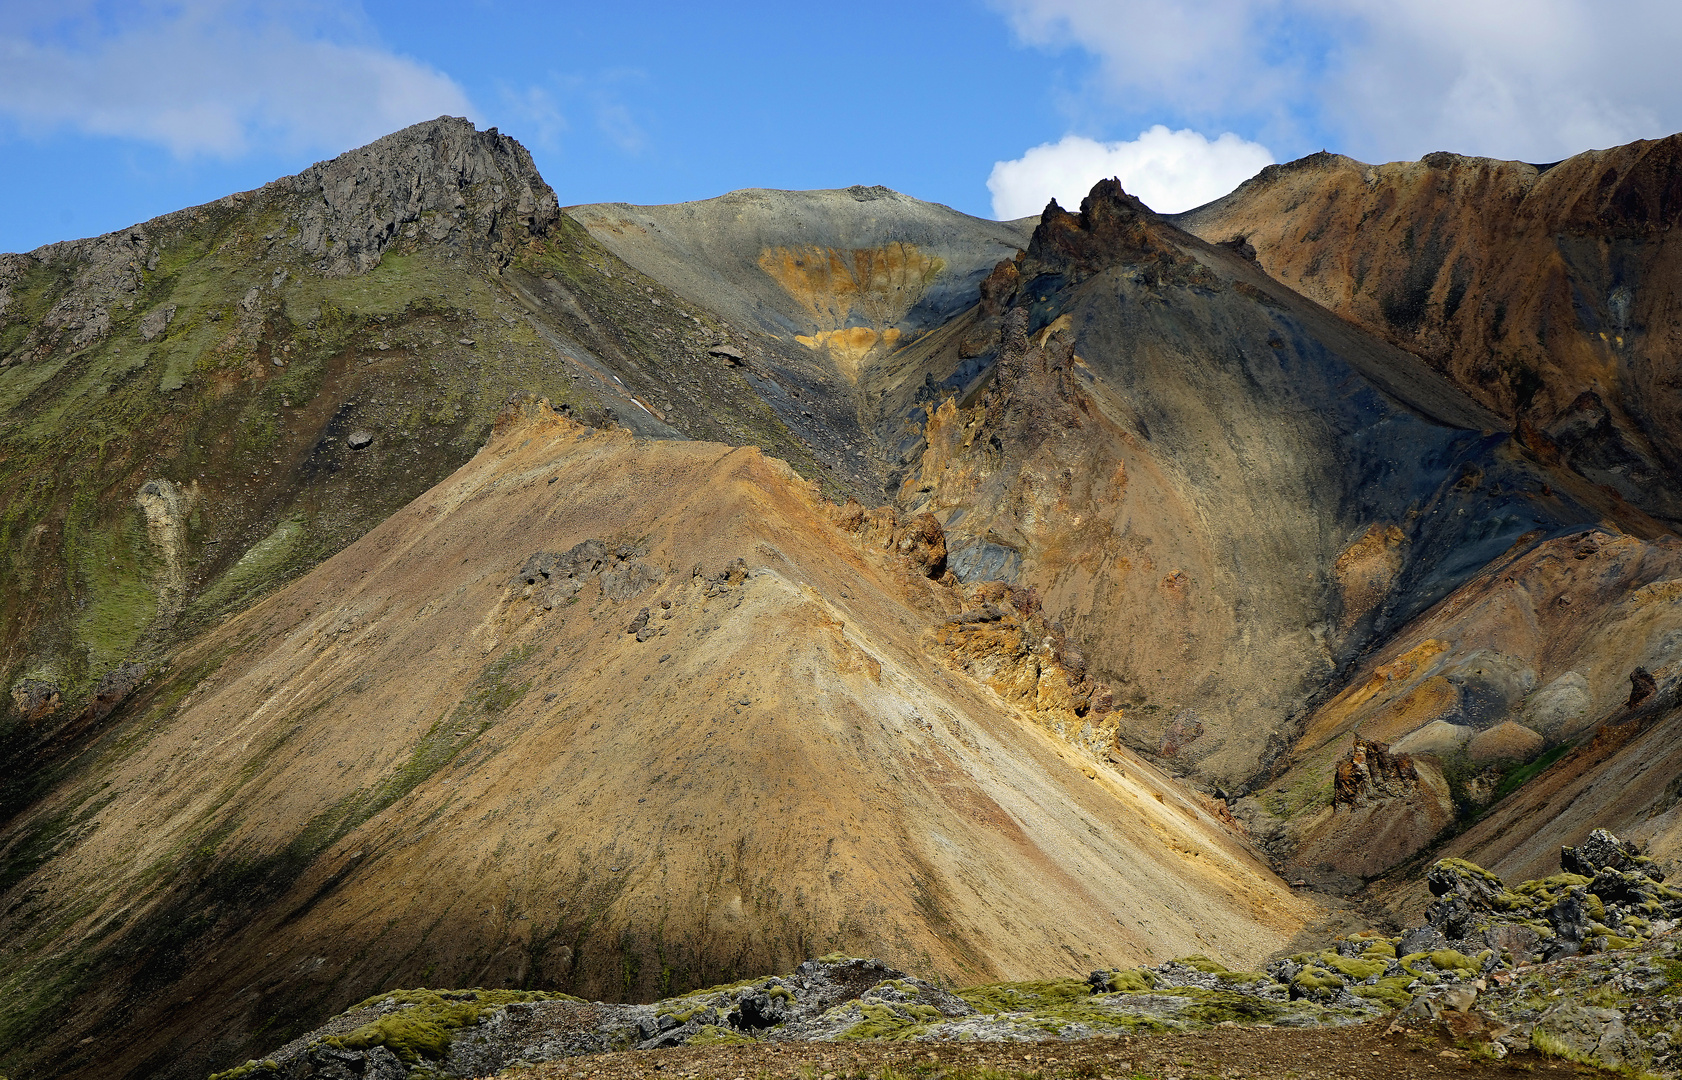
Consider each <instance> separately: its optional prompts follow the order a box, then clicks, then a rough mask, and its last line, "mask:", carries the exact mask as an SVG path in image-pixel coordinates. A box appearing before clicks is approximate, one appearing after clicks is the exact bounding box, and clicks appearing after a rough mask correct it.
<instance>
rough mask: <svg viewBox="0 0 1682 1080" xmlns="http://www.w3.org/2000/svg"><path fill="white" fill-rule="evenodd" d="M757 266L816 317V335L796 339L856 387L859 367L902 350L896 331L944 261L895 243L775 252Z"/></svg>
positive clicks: (912, 246) (765, 255)
mask: <svg viewBox="0 0 1682 1080" xmlns="http://www.w3.org/2000/svg"><path fill="white" fill-rule="evenodd" d="M759 267H760V269H762V270H764V271H765V273H766V274H768V275H770V277H771V279H772V280H773V281H775V282H776V283H777V284H778V285H780V286H782V288H783V289H784V291H786V292H787V293H788V294H789V295H790V296H791V297H793V298H794V300H795V302H796V303H798V304H799V305H800V307H801V308H802V310H804V311H805V313H806V314H807V315H808V316H809V317H810V318H811V320H812V323H813V332H812V333H810V334H801V335H797V337H796V340H797V341H799V342H800V343H801V344H802V345H804V346H806V347H807V348H808V349H812V350H814V351H820V350H821V351H825V352H827V353H828V354H829V356H830V358H831V359H832V360H834V362H835V364H836V366H837V367H839V368H840V369H841V371H842V373H843V374H844V375H846V376H847V378H848V379H850V380H852V381H854V382H857V381H858V372H859V368H860V365H862V364H864V363H865V362H866V361H867V360H869V359H871V358H872V357H874V356H875V355H879V354H881V353H885V352H888V351H891V350H892V349H893V348H894V347H895V346H896V345H897V344H898V342H899V341H900V339H901V337H902V336H903V333H904V332H903V331H902V330H901V329H899V328H898V327H897V326H895V325H894V324H895V323H897V322H899V321H900V320H902V319H904V318H905V316H906V313H907V312H909V311H910V310H911V309H912V307H914V306H915V305H916V303H917V301H919V300H921V299H922V298H923V293H924V292H925V291H927V289H928V287H929V284H930V283H931V282H933V281H934V280H935V278H937V277H939V276H940V274H941V273H942V272H943V271H944V270H945V269H946V262H945V260H944V259H941V258H940V257H939V256H936V255H930V254H927V253H925V252H923V251H921V250H920V249H919V248H918V247H917V245H915V244H908V243H892V244H886V245H884V246H882V247H874V248H853V249H850V250H846V251H842V250H838V249H836V248H827V247H816V246H806V247H770V248H766V249H765V250H764V251H763V252H761V253H760V256H759Z"/></svg>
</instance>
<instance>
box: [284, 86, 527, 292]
mask: <svg viewBox="0 0 1682 1080" xmlns="http://www.w3.org/2000/svg"><path fill="white" fill-rule="evenodd" d="M276 184H277V185H281V186H283V187H284V188H285V189H286V190H289V191H291V192H294V193H296V194H298V195H303V196H306V197H307V198H308V199H309V202H308V203H307V204H306V206H305V208H304V209H303V210H301V211H299V212H298V214H297V215H296V216H295V217H294V222H295V225H296V227H297V229H298V234H297V237H296V240H295V242H296V243H297V244H298V246H299V247H300V248H302V250H303V251H304V252H306V253H307V254H309V255H312V256H314V257H316V258H317V259H318V260H319V261H318V262H317V263H316V268H317V269H318V270H320V271H321V272H322V273H325V274H327V275H329V276H343V275H346V274H357V273H363V272H365V271H367V270H370V269H372V268H373V267H375V266H377V265H379V261H380V256H381V255H383V254H384V253H385V251H386V249H388V248H390V247H391V246H392V245H393V244H395V243H397V242H398V241H399V240H402V239H408V240H417V241H418V240H421V239H422V238H424V239H425V240H427V241H431V242H433V243H440V244H450V245H452V246H456V247H459V248H461V249H463V251H464V252H469V253H496V254H504V255H505V254H506V253H507V252H508V251H509V250H510V249H511V245H512V244H513V243H514V241H515V240H516V239H517V238H518V237H519V235H520V234H521V233H522V232H525V233H533V232H542V231H544V230H545V229H547V228H548V227H549V226H550V225H551V224H552V223H553V222H554V221H555V220H556V218H558V217H559V216H560V208H559V204H558V203H557V202H556V199H555V193H554V192H553V191H552V190H550V188H549V185H548V184H546V183H544V181H543V178H542V177H541V176H539V175H538V172H537V167H536V166H535V165H533V164H532V160H531V154H529V153H528V152H527V151H526V149H525V147H523V146H521V145H520V144H519V143H517V142H515V141H514V140H513V139H511V138H509V137H508V136H506V135H502V134H499V133H498V132H497V130H496V129H495V128H491V129H490V130H488V131H483V132H481V131H475V130H474V128H473V125H472V124H470V123H469V122H467V121H466V120H463V119H461V118H459V117H451V116H441V117H439V118H438V119H436V120H428V121H426V122H425V123H422V124H415V125H414V126H412V127H407V128H404V129H403V130H402V131H399V132H395V133H393V134H391V135H387V136H386V137H385V138H383V139H379V140H377V141H375V142H373V143H370V144H369V145H367V146H365V147H362V148H361V149H359V150H352V151H350V152H349V153H347V154H341V155H340V156H338V157H336V158H334V159H333V160H331V161H324V162H321V163H320V164H317V165H312V166H311V167H310V168H308V169H305V170H304V171H303V172H301V173H299V174H298V175H297V176H294V177H290V178H288V179H286V180H280V181H276Z"/></svg>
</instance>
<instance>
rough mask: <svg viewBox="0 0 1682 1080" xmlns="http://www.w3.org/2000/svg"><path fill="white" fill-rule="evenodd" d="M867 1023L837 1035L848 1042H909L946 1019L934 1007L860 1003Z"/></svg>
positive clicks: (863, 1020)
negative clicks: (876, 1040)
mask: <svg viewBox="0 0 1682 1080" xmlns="http://www.w3.org/2000/svg"><path fill="white" fill-rule="evenodd" d="M859 1012H861V1013H863V1014H864V1016H863V1019H861V1020H860V1021H859V1022H858V1023H856V1024H854V1025H853V1026H852V1027H850V1028H848V1029H847V1030H846V1031H843V1032H842V1033H841V1034H839V1035H837V1036H836V1038H837V1039H840V1040H845V1041H849V1042H851V1041H856V1040H859V1039H895V1040H899V1039H909V1038H913V1037H915V1036H916V1035H918V1034H920V1033H921V1032H922V1030H923V1028H924V1027H926V1026H927V1025H929V1024H930V1023H939V1022H940V1021H941V1020H943V1019H945V1018H944V1017H943V1016H941V1013H940V1010H939V1009H936V1008H935V1007H934V1006H932V1005H901V1006H898V1007H897V1008H895V1007H891V1006H888V1005H880V1004H876V1003H874V1002H860V1003H859Z"/></svg>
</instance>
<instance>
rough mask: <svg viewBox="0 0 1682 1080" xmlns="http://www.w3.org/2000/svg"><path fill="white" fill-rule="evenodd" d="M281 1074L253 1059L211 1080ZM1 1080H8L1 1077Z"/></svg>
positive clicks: (274, 1066)
mask: <svg viewBox="0 0 1682 1080" xmlns="http://www.w3.org/2000/svg"><path fill="white" fill-rule="evenodd" d="M279 1072H280V1066H279V1065H278V1064H276V1063H275V1062H273V1061H267V1060H265V1061H257V1060H256V1059H252V1060H251V1061H248V1062H246V1063H245V1064H244V1065H237V1066H235V1067H234V1068H232V1069H228V1070H225V1071H223V1072H219V1073H212V1074H211V1076H210V1080H248V1078H250V1077H257V1076H273V1075H276V1074H278V1073H279ZM0 1080H6V1078H5V1077H3V1076H0Z"/></svg>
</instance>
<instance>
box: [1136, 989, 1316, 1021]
mask: <svg viewBox="0 0 1682 1080" xmlns="http://www.w3.org/2000/svg"><path fill="white" fill-rule="evenodd" d="M1163 993H1165V994H1167V995H1169V996H1172V997H1178V998H1185V999H1187V1000H1188V1001H1190V1002H1191V1003H1192V1004H1191V1005H1189V1006H1188V1007H1186V1008H1185V1009H1183V1010H1181V1012H1180V1016H1181V1017H1182V1018H1183V1019H1186V1020H1192V1021H1195V1022H1196V1023H1199V1024H1207V1025H1209V1026H1211V1027H1213V1026H1214V1025H1216V1024H1221V1023H1226V1022H1228V1021H1231V1022H1233V1023H1238V1024H1266V1023H1271V1022H1272V1021H1274V1020H1276V1019H1278V1018H1279V1017H1280V1016H1281V1015H1283V1014H1284V1013H1285V1012H1286V1011H1287V1009H1288V1006H1285V1005H1283V1004H1281V1003H1279V1002H1277V1001H1268V1000H1267V999H1265V998H1256V997H1251V996H1250V995H1248V994H1239V993H1235V992H1233V991H1231V990H1205V989H1204V988H1202V987H1200V986H1181V987H1176V988H1175V989H1173V990H1165V991H1163Z"/></svg>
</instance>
